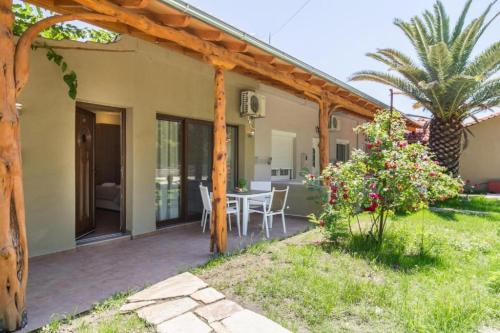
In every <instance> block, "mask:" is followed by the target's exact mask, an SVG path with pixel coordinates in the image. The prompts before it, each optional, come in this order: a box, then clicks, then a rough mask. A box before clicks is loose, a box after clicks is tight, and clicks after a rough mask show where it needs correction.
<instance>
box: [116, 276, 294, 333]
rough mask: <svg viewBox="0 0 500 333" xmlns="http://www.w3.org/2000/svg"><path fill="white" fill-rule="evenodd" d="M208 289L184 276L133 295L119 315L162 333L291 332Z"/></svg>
mask: <svg viewBox="0 0 500 333" xmlns="http://www.w3.org/2000/svg"><path fill="white" fill-rule="evenodd" d="M207 286H208V285H207V284H206V283H205V282H203V281H202V280H201V279H199V278H198V277H196V276H194V275H193V274H190V273H183V274H180V275H177V276H174V277H172V278H170V279H167V280H165V281H162V282H160V283H157V284H155V285H153V286H151V287H149V288H146V289H144V290H143V291H140V292H138V293H137V294H135V295H132V296H130V297H129V298H128V299H127V303H125V304H124V305H123V306H122V307H121V308H120V312H130V311H135V312H136V313H137V315H138V316H139V317H140V318H142V319H144V320H145V321H146V322H147V323H149V324H150V325H153V326H155V327H156V331H157V332H160V333H210V332H215V333H247V332H248V333H250V332H252V333H253V332H258V333H290V331H288V330H286V329H285V328H283V327H282V326H280V325H278V324H277V323H275V322H273V321H272V320H270V319H268V318H266V317H264V316H262V315H259V314H257V313H255V312H252V311H249V310H245V309H244V308H243V307H241V306H240V305H239V304H237V303H235V302H233V301H231V300H228V299H225V296H224V294H222V293H221V292H219V291H217V290H216V289H214V288H211V287H207Z"/></svg>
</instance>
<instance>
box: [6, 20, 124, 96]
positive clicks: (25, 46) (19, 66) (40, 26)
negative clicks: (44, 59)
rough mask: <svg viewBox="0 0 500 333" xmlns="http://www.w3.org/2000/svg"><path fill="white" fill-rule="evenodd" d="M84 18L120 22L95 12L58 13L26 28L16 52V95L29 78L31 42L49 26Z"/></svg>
mask: <svg viewBox="0 0 500 333" xmlns="http://www.w3.org/2000/svg"><path fill="white" fill-rule="evenodd" d="M73 20H82V21H91V22H93V21H101V22H118V19H117V18H115V17H112V16H107V15H102V14H94V13H80V14H69V15H57V16H51V17H47V18H45V19H43V20H41V21H38V22H37V23H35V24H33V25H32V26H31V27H29V28H28V30H26V31H25V32H24V33H23V35H22V36H21V37H20V38H19V40H18V42H17V46H16V54H15V61H14V64H15V69H14V70H15V79H16V96H18V95H19V93H20V92H21V91H22V89H23V88H24V86H25V85H26V83H27V82H28V78H29V54H30V50H31V44H32V43H33V41H34V40H35V38H36V37H37V36H38V34H39V33H40V32H42V31H43V30H45V29H47V28H48V27H50V26H52V25H54V24H58V23H61V22H65V21H73Z"/></svg>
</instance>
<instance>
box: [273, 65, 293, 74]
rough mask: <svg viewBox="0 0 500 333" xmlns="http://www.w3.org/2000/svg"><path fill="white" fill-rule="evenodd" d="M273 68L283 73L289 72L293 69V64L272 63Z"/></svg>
mask: <svg viewBox="0 0 500 333" xmlns="http://www.w3.org/2000/svg"><path fill="white" fill-rule="evenodd" d="M273 66H274V68H275V69H276V70H278V71H280V72H283V73H291V72H293V70H294V69H295V66H293V65H289V64H278V63H275V64H273Z"/></svg>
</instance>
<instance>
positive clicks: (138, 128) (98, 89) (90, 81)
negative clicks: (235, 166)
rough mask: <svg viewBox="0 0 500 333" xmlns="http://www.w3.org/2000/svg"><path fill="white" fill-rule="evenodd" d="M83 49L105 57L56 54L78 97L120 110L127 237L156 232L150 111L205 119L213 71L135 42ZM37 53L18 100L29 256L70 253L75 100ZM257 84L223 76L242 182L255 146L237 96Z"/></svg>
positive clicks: (250, 173) (250, 170)
mask: <svg viewBox="0 0 500 333" xmlns="http://www.w3.org/2000/svg"><path fill="white" fill-rule="evenodd" d="M51 44H54V43H53V42H51ZM56 44H57V45H64V46H76V45H78V47H81V46H82V45H81V44H80V43H73V42H58V43H56ZM85 47H87V48H94V49H96V48H106V49H107V50H108V52H103V51H99V50H97V51H96V50H69V49H64V50H63V49H58V50H57V51H58V52H59V53H61V54H62V55H63V56H64V58H65V61H66V62H67V63H68V65H69V67H70V69H71V70H74V71H75V72H76V73H77V75H78V98H77V99H78V100H79V101H83V102H89V103H94V104H99V105H107V106H116V107H123V108H126V109H127V114H126V118H127V119H126V120H127V229H128V230H130V231H131V232H132V234H134V235H139V234H143V233H148V232H151V231H154V230H155V228H156V225H155V210H154V171H155V161H156V160H155V155H156V151H155V134H156V131H155V126H156V113H165V114H170V115H178V116H183V117H191V118H197V119H206V120H212V115H213V104H214V103H213V69H212V68H211V67H210V66H208V65H206V64H204V63H202V62H200V61H197V60H194V59H192V58H189V57H186V56H184V55H181V54H178V53H175V52H172V51H169V50H166V49H163V48H160V47H157V46H155V45H153V44H149V43H146V42H143V41H140V40H137V39H133V38H124V39H123V40H121V41H120V42H118V43H116V44H115V45H112V46H106V47H103V46H100V45H92V44H88V45H85ZM109 50H115V51H116V52H109ZM45 53H46V51H45V50H44V49H41V48H39V49H38V50H36V51H33V52H32V58H31V76H30V81H29V83H28V85H27V87H26V89H25V90H24V91H23V93H22V95H21V97H20V99H19V102H20V103H22V105H23V110H22V115H21V126H22V144H23V148H22V152H23V166H24V179H25V196H26V217H27V230H28V241H29V244H30V255H31V256H36V255H41V254H46V253H51V252H56V251H61V250H66V249H72V248H74V247H75V240H74V235H75V230H74V229H75V179H74V177H75V161H74V160H75V150H74V133H75V122H74V120H75V114H74V113H75V111H74V110H75V101H73V100H71V99H70V98H69V97H68V96H67V87H66V85H65V84H64V82H63V80H62V74H61V71H60V69H59V68H58V67H57V66H55V65H54V64H52V63H50V62H48V61H47V59H46V57H45ZM256 88H258V83H257V82H256V81H254V80H252V79H249V78H246V77H243V76H240V75H237V74H234V73H228V74H227V76H226V92H227V121H228V123H230V124H234V125H240V127H241V128H240V146H239V149H240V164H239V165H240V170H239V173H240V175H241V176H242V177H247V178H251V177H252V176H253V155H254V148H253V145H254V141H253V139H252V138H249V137H248V136H247V135H245V133H246V130H245V128H244V126H245V124H246V121H245V120H244V119H242V118H240V117H239V114H238V111H239V92H240V90H242V89H256Z"/></svg>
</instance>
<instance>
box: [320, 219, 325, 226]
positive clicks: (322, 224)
mask: <svg viewBox="0 0 500 333" xmlns="http://www.w3.org/2000/svg"><path fill="white" fill-rule="evenodd" d="M319 226H320V227H322V228H323V227H324V226H325V221H324V220H319Z"/></svg>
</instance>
